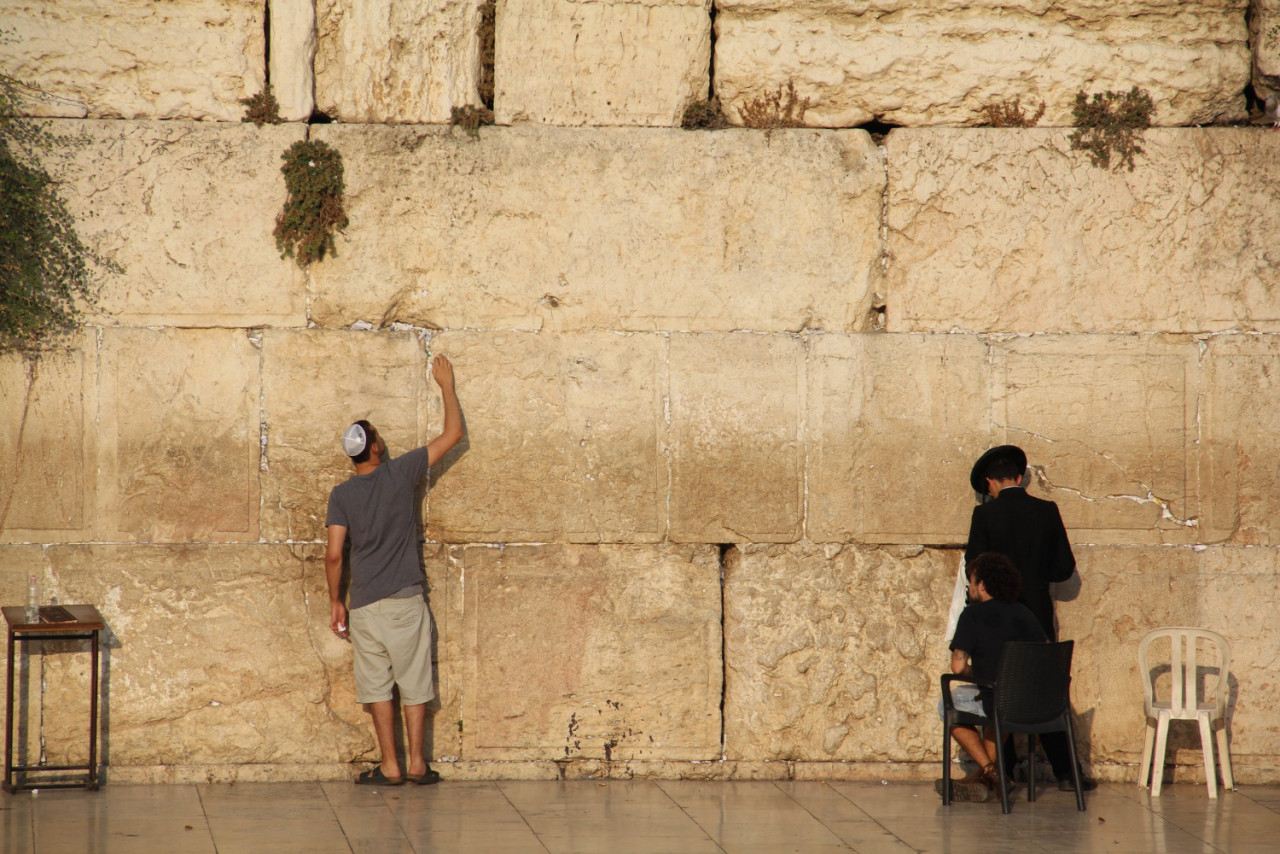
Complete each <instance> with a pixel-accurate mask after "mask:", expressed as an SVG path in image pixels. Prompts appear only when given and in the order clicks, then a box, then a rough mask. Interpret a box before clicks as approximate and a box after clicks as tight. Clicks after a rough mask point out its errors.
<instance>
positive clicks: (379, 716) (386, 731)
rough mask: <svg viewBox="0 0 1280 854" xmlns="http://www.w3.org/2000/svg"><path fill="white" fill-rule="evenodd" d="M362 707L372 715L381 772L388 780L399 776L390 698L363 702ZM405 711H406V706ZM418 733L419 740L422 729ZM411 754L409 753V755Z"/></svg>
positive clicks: (392, 709) (393, 708) (393, 718)
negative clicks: (374, 701)
mask: <svg viewBox="0 0 1280 854" xmlns="http://www.w3.org/2000/svg"><path fill="white" fill-rule="evenodd" d="M364 707H365V708H366V709H367V710H368V711H369V714H370V715H372V716H373V733H374V735H375V736H377V738H378V751H379V752H380V753H381V754H382V763H381V764H382V773H383V774H384V775H385V776H386V777H387V779H388V780H394V779H395V778H397V777H399V776H400V761H399V760H398V759H396V731H395V723H396V719H395V715H396V710H395V706H394V705H393V704H392V702H391V701H390V700H383V701H381V702H378V703H365V704H364ZM409 708H411V707H409ZM405 711H406V712H407V711H408V708H406V710H405ZM406 717H407V715H406ZM418 733H419V735H418V738H419V740H421V738H422V735H421V733H422V731H421V730H419V731H418ZM412 755H413V754H412V753H410V756H412Z"/></svg>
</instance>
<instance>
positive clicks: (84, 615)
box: [3, 605, 106, 634]
mask: <svg viewBox="0 0 1280 854" xmlns="http://www.w3.org/2000/svg"><path fill="white" fill-rule="evenodd" d="M62 607H64V608H66V609H67V610H68V611H70V612H71V616H73V617H75V618H76V619H75V622H73V623H28V622H27V609H26V608H25V607H24V606H22V605H5V606H4V608H3V610H4V621H5V622H6V623H8V624H9V630H10V631H12V632H15V633H17V634H23V633H26V632H39V633H40V634H51V633H55V632H93V631H100V630H102V629H104V628H106V623H104V622H103V620H102V615H101V614H99V613H98V609H97V608H95V607H94V606H92V605H63V606H62Z"/></svg>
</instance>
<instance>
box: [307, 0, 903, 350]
mask: <svg viewBox="0 0 1280 854" xmlns="http://www.w3.org/2000/svg"><path fill="white" fill-rule="evenodd" d="M499 17H501V16H499ZM312 136H313V138H315V139H322V140H324V141H325V142H328V143H329V144H331V145H334V146H335V147H336V148H337V149H338V150H339V151H342V152H344V153H346V155H347V157H346V161H345V163H346V185H347V203H348V204H347V209H348V211H349V213H350V216H351V225H350V226H349V227H348V228H347V230H346V232H345V233H344V235H343V236H341V237H339V239H338V253H339V254H338V257H337V258H331V259H326V260H325V261H324V263H322V264H316V265H313V266H312V267H311V270H310V276H311V282H312V288H313V299H312V305H311V317H312V320H313V321H314V322H315V323H317V324H319V325H322V326H345V325H348V324H350V323H352V322H354V321H357V320H366V321H368V322H371V323H373V324H375V325H385V324H388V323H390V322H391V321H394V320H400V321H403V322H406V323H412V324H415V325H419V326H430V327H433V328H443V329H450V328H452V329H474V328H498V329H511V328H517V329H542V328H547V329H553V330H565V331H568V330H582V329H602V330H603V329H608V330H617V331H621V330H638V331H649V330H668V329H669V330H734V329H759V330H782V329H787V330H799V329H803V328H811V329H814V328H816V329H829V330H835V331H848V330H850V329H854V328H859V327H860V326H861V325H862V324H863V323H864V322H865V321H864V318H865V315H866V313H867V309H868V294H869V291H870V289H871V287H872V284H873V282H875V281H877V279H876V277H877V276H878V274H879V270H880V254H881V240H880V215H881V208H882V204H883V191H884V180H885V177H884V167H883V162H884V161H883V155H882V153H881V152H880V150H879V149H878V148H877V147H876V146H874V145H873V144H872V143H871V140H870V137H869V136H867V135H866V134H864V133H862V132H860V131H855V132H849V133H814V132H812V131H788V132H781V131H780V132H777V133H774V134H773V135H772V136H771V137H769V138H766V137H765V136H764V135H762V134H754V133H741V132H735V131H729V132H723V133H692V132H688V131H678V130H639V129H636V130H621V129H598V130H570V129H553V128H533V127H524V128H483V129H482V130H481V131H480V139H479V141H474V140H471V139H469V138H468V137H467V136H466V134H464V133H463V132H462V131H461V130H456V129H451V130H445V129H432V130H426V129H421V128H389V127H381V128H374V127H358V128H357V127H343V126H339V125H327V126H317V127H315V128H313V130H312Z"/></svg>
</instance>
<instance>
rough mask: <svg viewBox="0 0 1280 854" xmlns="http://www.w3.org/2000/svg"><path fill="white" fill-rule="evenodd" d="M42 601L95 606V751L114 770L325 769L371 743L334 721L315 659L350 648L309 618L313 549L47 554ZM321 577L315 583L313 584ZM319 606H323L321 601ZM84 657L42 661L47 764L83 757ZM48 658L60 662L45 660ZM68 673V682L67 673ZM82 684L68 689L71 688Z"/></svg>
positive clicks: (317, 561) (359, 729)
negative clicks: (100, 718)
mask: <svg viewBox="0 0 1280 854" xmlns="http://www.w3.org/2000/svg"><path fill="white" fill-rule="evenodd" d="M47 553H48V561H49V567H50V570H49V571H50V574H51V576H52V584H51V585H50V590H49V592H50V593H53V594H55V595H57V596H58V597H59V601H62V602H84V603H91V604H95V605H97V606H98V609H99V610H100V611H101V612H102V614H103V617H104V619H105V621H106V624H107V631H106V632H105V636H104V640H105V649H104V652H103V656H104V659H105V660H104V665H103V673H104V676H103V682H102V691H103V707H104V708H105V709H107V710H109V712H110V721H109V727H108V729H107V736H106V742H105V743H104V745H103V749H104V754H103V755H104V756H106V757H107V758H109V761H110V764H111V765H113V766H115V765H122V766H128V765H183V764H237V763H253V764H261V763H307V762H331V761H334V760H335V759H337V758H338V757H339V756H344V757H345V756H351V755H355V754H356V753H357V752H358V751H360V750H361V749H363V748H364V747H365V746H367V744H368V742H369V741H370V737H369V735H368V733H367V724H366V725H365V726H356V725H353V724H352V723H350V722H349V721H346V720H343V719H342V718H341V717H339V716H337V715H335V714H332V713H331V705H330V704H331V694H332V686H331V684H330V678H329V671H328V670H327V669H326V667H325V666H324V658H325V657H326V656H332V655H335V654H342V653H341V652H338V653H335V652H334V650H345V649H346V648H347V644H346V643H345V642H344V641H341V640H339V639H338V638H336V637H335V636H334V635H333V634H332V632H330V631H329V629H328V620H327V618H326V619H325V621H324V623H323V624H321V623H319V622H318V621H317V620H315V619H313V618H311V616H310V615H309V612H308V602H309V600H311V599H313V598H314V597H315V584H314V579H315V578H316V577H317V576H320V577H322V576H323V563H322V561H321V557H322V555H321V550H320V549H319V548H317V547H314V546H312V547H302V546H274V545H222V546H209V545H172V546H154V545H148V546H107V545H97V546H56V547H51V548H49V549H48V552H47ZM321 583H323V582H321ZM325 601H326V604H327V598H326V600H325ZM79 658H82V656H63V655H59V656H48V659H50V660H49V662H48V666H49V668H51V669H52V668H54V667H57V668H59V670H60V671H61V672H56V673H55V672H50V673H48V674H47V676H46V679H45V682H46V684H47V686H48V687H47V689H46V691H47V693H46V696H45V698H44V707H45V711H46V717H45V729H46V738H47V742H48V745H49V749H50V752H51V754H52V755H51V759H52V756H63V755H66V756H72V755H74V751H75V750H84V749H85V747H86V746H85V745H84V735H83V726H84V719H83V717H82V716H77V715H64V714H62V713H61V711H60V709H61V708H62V705H63V703H64V701H66V702H69V701H70V699H71V698H72V697H74V696H76V695H77V694H78V695H82V696H87V694H88V686H87V684H86V681H80V680H84V679H85V677H87V667H84V668H83V669H78V668H82V665H81V664H79V663H78V659H79ZM54 659H58V660H54ZM64 676H77V678H63V677H64ZM77 682H78V684H76V683H77Z"/></svg>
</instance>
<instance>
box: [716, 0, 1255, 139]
mask: <svg viewBox="0 0 1280 854" xmlns="http://www.w3.org/2000/svg"><path fill="white" fill-rule="evenodd" d="M716 7H717V9H718V10H719V14H718V15H717V16H716V55H715V85H716V91H717V93H718V94H719V96H720V99H721V101H722V102H723V103H724V104H725V107H726V109H727V110H728V111H729V113H730V115H736V114H738V113H739V111H740V110H741V109H742V106H743V105H744V104H746V103H750V102H751V101H753V100H754V99H756V98H759V97H761V96H762V95H766V94H768V93H771V92H776V91H777V90H778V88H779V87H780V86H784V85H786V84H787V83H788V82H791V83H793V84H794V85H795V90H796V93H797V94H798V95H799V96H800V97H803V98H808V99H809V107H808V110H807V111H806V112H805V113H804V121H805V123H806V124H809V125H814V126H820V127H853V126H856V125H861V124H864V123H866V122H868V121H871V120H873V119H875V120H878V121H883V122H887V123H889V124H893V125H903V126H906V127H924V126H936V125H948V124H949V125H957V124H959V125H974V124H980V123H983V122H985V121H986V120H985V118H984V117H983V116H982V108H983V107H984V106H987V105H994V104H997V103H1000V102H1002V101H1006V100H1012V99H1013V98H1021V100H1022V104H1023V106H1024V107H1026V106H1028V105H1030V107H1031V111H1032V112H1033V111H1034V110H1035V108H1036V106H1038V105H1039V103H1041V102H1044V104H1045V105H1046V110H1045V115H1044V117H1043V118H1042V120H1041V121H1042V124H1046V125H1053V126H1057V127H1068V126H1070V125H1072V124H1073V120H1072V115H1071V111H1072V106H1073V105H1074V102H1075V96H1076V93H1077V92H1078V91H1081V90H1083V91H1086V92H1089V93H1094V92H1101V91H1104V90H1108V89H1110V90H1123V91H1128V90H1129V89H1130V88H1131V87H1133V86H1140V87H1142V88H1143V89H1146V90H1147V91H1148V92H1150V93H1151V96H1152V98H1153V99H1154V100H1155V103H1156V111H1155V116H1154V118H1153V120H1154V122H1155V123H1156V124H1158V125H1167V126H1180V125H1192V124H1206V123H1209V122H1212V121H1215V120H1224V119H1226V120H1234V119H1239V118H1242V117H1243V116H1244V112H1245V110H1244V107H1245V105H1244V98H1243V96H1242V94H1241V93H1242V92H1243V91H1244V87H1245V86H1246V85H1247V84H1248V81H1249V63H1250V55H1249V46H1248V38H1249V34H1248V31H1247V28H1246V26H1245V10H1246V9H1247V8H1248V2H1247V0H1199V2H1184V0H1132V2H1123V3H1102V2H1096V0H1085V2H1081V0H1050V2H1046V0H974V2H967V3H961V4H947V5H946V6H939V5H938V4H927V3H920V2H918V0H915V1H914V2H907V0H717V3H716Z"/></svg>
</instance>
